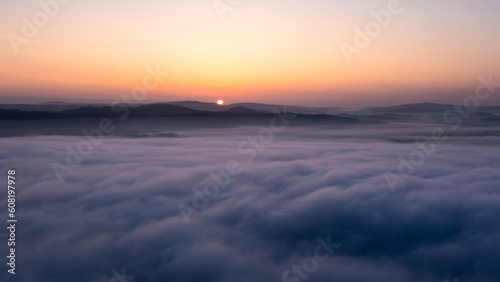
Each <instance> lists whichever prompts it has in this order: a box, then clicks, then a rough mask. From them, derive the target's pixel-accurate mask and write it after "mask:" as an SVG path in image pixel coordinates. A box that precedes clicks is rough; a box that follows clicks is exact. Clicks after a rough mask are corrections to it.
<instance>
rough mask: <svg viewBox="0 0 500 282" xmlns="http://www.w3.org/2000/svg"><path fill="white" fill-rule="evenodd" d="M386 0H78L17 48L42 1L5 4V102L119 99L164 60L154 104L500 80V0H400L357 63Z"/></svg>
mask: <svg viewBox="0 0 500 282" xmlns="http://www.w3.org/2000/svg"><path fill="white" fill-rule="evenodd" d="M42 1H48V0H42ZM388 2H389V1H387V0H384V1H378V0H377V1H375V0H356V1H338V0H308V1H304V0H273V1H262V0H260V1H259V0H243V1H242V4H241V5H239V6H238V7H236V8H235V9H234V11H231V12H227V13H226V14H225V20H224V21H220V19H219V17H218V15H217V13H216V11H215V9H214V7H213V5H212V0H203V1H200V0H191V1H180V0H176V1H173V0H161V1H160V0H143V1H132V0H122V1H98V0H85V1H81V0H71V1H70V3H68V4H65V5H63V6H61V8H60V10H59V12H58V13H57V15H55V16H54V17H53V18H51V19H50V20H49V22H48V24H47V25H46V26H45V27H43V28H40V30H39V32H38V33H37V34H36V36H35V37H33V38H32V39H29V42H28V43H26V44H22V45H20V46H19V53H17V54H16V53H15V52H14V49H13V48H12V46H11V44H10V42H9V38H8V34H9V33H10V32H14V33H16V34H18V35H21V34H22V33H21V28H22V26H23V21H22V18H23V17H27V18H28V19H31V18H32V16H33V14H35V12H37V11H39V10H40V7H39V6H38V1H35V0H18V1H1V2H0V11H2V16H1V17H0V34H2V35H3V37H2V38H3V39H2V40H1V41H0V50H1V52H0V102H3V103H11V102H46V101H51V100H63V101H100V102H111V101H112V100H114V99H116V98H119V97H120V95H121V94H122V93H127V92H130V89H132V88H133V87H134V86H136V85H139V84H140V83H141V81H142V78H143V77H144V75H145V74H146V72H145V68H146V67H147V66H156V65H160V66H161V67H162V69H164V70H168V71H169V72H170V73H171V76H170V77H169V78H167V79H166V80H165V81H164V83H163V84H162V85H161V86H160V87H159V88H158V89H156V90H155V91H152V92H150V93H149V95H148V100H147V101H148V102H155V101H173V100H202V101H209V102H215V101H216V100H217V99H219V98H222V99H224V100H225V101H226V102H227V103H233V102H264V103H279V104H303V105H311V106H348V107H362V106H370V105H394V104H402V103H411V102H424V101H428V102H440V103H461V102H462V101H463V99H464V97H466V96H467V95H470V94H472V93H473V91H474V89H475V86H476V84H477V77H478V76H480V75H488V74H493V76H494V77H496V78H500V52H499V50H500V37H499V36H498V35H499V31H500V2H499V1H497V0H481V1H457V0H455V1H452V0H442V1H431V0H422V1H417V0H414V1H404V0H402V1H401V3H402V6H403V7H404V10H403V11H402V12H401V13H400V14H398V15H394V17H393V20H392V22H391V24H390V25H389V26H388V27H386V28H384V29H383V30H382V32H381V33H380V35H378V36H376V37H375V38H374V39H373V41H372V43H371V44H370V45H369V46H368V47H366V48H364V49H362V50H361V53H360V54H357V55H355V56H354V57H353V58H354V60H353V61H352V63H351V64H349V63H347V61H346V59H345V57H344V55H343V54H342V52H341V49H340V47H339V45H340V44H341V43H342V42H346V43H350V44H352V43H353V37H354V35H355V31H354V28H355V27H360V28H362V27H364V26H365V24H366V23H367V22H369V21H370V20H372V16H371V15H370V12H371V11H378V10H381V9H385V8H386V7H387V3H388ZM497 80H500V79H497ZM498 96H500V95H496V96H494V97H492V98H490V99H489V100H488V101H486V102H484V103H485V104H500V98H499V97H498Z"/></svg>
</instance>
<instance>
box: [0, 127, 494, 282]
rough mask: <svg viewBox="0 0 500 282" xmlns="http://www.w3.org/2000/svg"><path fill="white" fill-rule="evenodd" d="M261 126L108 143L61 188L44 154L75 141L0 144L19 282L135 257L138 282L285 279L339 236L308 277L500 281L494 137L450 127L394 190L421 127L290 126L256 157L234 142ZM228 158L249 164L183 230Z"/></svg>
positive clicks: (94, 275) (54, 156)
mask: <svg viewBox="0 0 500 282" xmlns="http://www.w3.org/2000/svg"><path fill="white" fill-rule="evenodd" d="M259 129H260V128H257V127H241V128H239V129H238V130H229V129H218V130H215V129H214V130H206V131H196V132H181V133H179V137H178V138H106V139H105V141H104V142H103V143H102V144H101V145H100V146H98V147H96V148H95V149H94V151H93V153H92V154H90V155H89V156H87V157H85V159H84V160H83V162H82V163H81V164H80V166H79V167H77V168H76V169H75V170H74V171H73V172H71V173H69V174H67V175H66V176H65V182H64V183H60V182H59V181H58V179H57V177H56V176H55V175H54V172H53V170H52V167H51V165H50V164H51V162H53V161H58V160H60V159H61V158H64V156H65V153H66V152H65V150H64V148H65V146H66V145H71V144H76V143H77V142H78V141H79V140H81V137H69V136H39V137H26V138H2V139H0V166H1V167H2V168H4V171H6V169H10V168H15V169H16V170H17V176H18V183H17V186H18V187H19V188H18V195H17V197H18V205H19V210H18V212H17V213H18V217H19V223H18V226H19V227H18V231H17V232H18V234H17V238H18V239H17V240H18V254H17V255H18V269H17V270H18V274H16V277H15V280H13V281H75V282H79V281H82V282H83V281H85V282H88V281H96V282H100V281H103V282H107V281H110V280H111V279H112V278H113V273H112V270H116V271H117V272H121V269H122V268H123V267H126V273H127V274H128V275H131V276H135V278H134V281H176V282H182V281H207V282H210V281H213V282H230V281H231V282H232V281H266V282H267V281H276V282H278V281H282V275H283V273H284V272H285V271H287V270H291V269H292V267H293V266H294V265H302V264H303V261H304V259H306V258H308V257H312V256H314V251H315V249H316V247H317V246H318V242H317V238H323V239H324V240H326V238H327V237H328V236H330V238H331V240H332V241H333V242H335V243H339V244H341V246H340V247H339V248H338V249H336V250H335V253H334V254H333V255H332V256H331V257H330V258H328V259H327V260H326V261H323V262H320V263H319V265H318V268H317V270H316V271H314V272H312V273H310V276H309V277H308V280H309V281H320V282H321V281H353V282H354V281H374V282H379V281H380V282H382V281H402V282H412V281H439V282H441V281H443V280H444V279H445V278H448V279H449V278H452V277H459V280H460V281H499V280H500V270H499V268H498V265H500V258H499V256H498V253H499V251H500V224H499V219H500V193H499V190H498V187H499V184H500V157H499V155H498V137H495V136H483V137H477V136H473V137H464V136H455V137H453V138H450V140H449V141H448V142H445V143H443V144H440V145H439V147H438V148H437V149H436V152H435V154H433V156H432V157H431V158H429V159H427V160H426V162H425V163H424V164H423V165H422V166H420V167H419V168H418V169H417V170H416V172H415V173H414V174H413V175H411V176H409V177H408V178H407V179H406V182H405V183H404V184H402V185H400V186H398V187H397V189H396V191H395V192H394V193H393V192H391V190H390V189H389V188H388V187H387V183H386V180H385V179H384V174H385V173H386V172H387V171H394V170H395V169H397V166H398V156H399V155H407V154H408V153H409V152H411V151H412V150H414V149H415V145H414V144H412V143H410V142H401V140H407V139H408V140H410V139H411V138H413V137H415V136H420V135H424V134H423V133H422V132H421V131H419V132H420V133H418V134H416V133H412V132H410V130H408V132H403V131H401V130H398V131H397V132H400V134H399V137H398V140H392V139H391V138H392V137H387V138H380V137H379V135H378V134H379V133H380V131H374V132H373V134H372V133H371V132H367V131H365V130H360V129H352V130H333V131H332V130H329V129H322V128H315V129H301V128H290V129H289V130H287V131H286V132H284V133H283V134H282V135H279V136H276V138H275V140H274V141H273V142H272V143H270V144H269V145H267V147H266V148H265V150H263V151H259V152H258V154H257V155H256V158H255V159H254V160H253V161H251V162H247V161H246V159H247V157H246V156H243V155H240V154H239V153H238V149H237V148H238V145H239V144H240V143H241V141H243V140H245V139H246V136H250V135H252V134H255V133H256V132H258V131H259ZM394 130H395V129H392V128H387V132H386V133H387V134H388V135H387V136H389V135H390V133H391V132H392V134H393V135H394V136H396V135H397V134H396V133H395V132H396V131H394ZM401 132H403V133H401ZM402 136H403V137H402ZM383 139H385V140H383ZM391 140H392V141H391ZM228 161H237V162H239V163H240V164H241V167H242V172H241V173H240V174H239V175H237V176H235V177H233V178H231V181H230V184H229V185H228V187H227V188H226V189H224V191H222V192H221V194H220V195H219V196H218V197H216V198H214V199H212V200H211V202H210V204H209V205H208V206H207V207H206V208H205V209H204V210H202V211H201V212H200V213H199V214H197V215H194V216H192V218H191V223H190V224H189V225H187V224H186V223H185V221H184V220H183V218H182V216H181V214H180V212H179V209H178V205H179V204H181V203H190V202H191V201H192V198H193V193H194V192H193V189H195V188H202V187H203V186H204V185H205V184H206V183H207V182H209V181H211V178H210V176H209V173H210V172H211V171H214V172H216V171H220V170H223V169H224V168H225V166H226V163H227V162H228ZM2 178H6V175H5V176H2ZM0 205H1V206H7V199H6V194H5V193H2V194H1V195H0ZM0 251H1V252H2V254H4V253H5V254H7V248H6V246H4V244H2V246H1V247H0ZM321 254H323V253H321ZM4 267H5V266H4ZM0 277H1V280H2V281H7V280H4V278H5V279H7V278H8V276H7V273H6V270H5V271H2V273H1V274H0ZM293 277H295V278H293ZM289 278H290V279H292V278H293V279H299V280H289V281H295V282H296V281H304V279H301V278H300V277H299V276H297V275H290V276H289Z"/></svg>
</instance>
